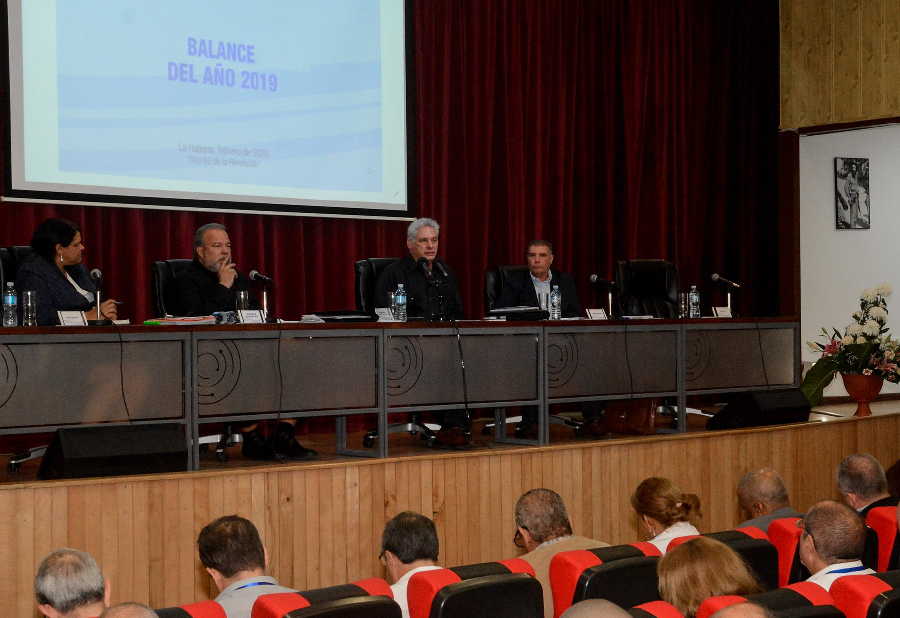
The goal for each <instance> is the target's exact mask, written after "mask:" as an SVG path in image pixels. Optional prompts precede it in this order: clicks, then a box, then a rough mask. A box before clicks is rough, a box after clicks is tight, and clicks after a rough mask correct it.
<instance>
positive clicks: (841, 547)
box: [803, 500, 866, 570]
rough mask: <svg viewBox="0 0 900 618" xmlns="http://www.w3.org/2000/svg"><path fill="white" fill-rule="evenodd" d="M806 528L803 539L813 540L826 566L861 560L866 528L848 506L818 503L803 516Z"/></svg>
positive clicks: (826, 502) (827, 502) (838, 503)
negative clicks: (809, 538)
mask: <svg viewBox="0 0 900 618" xmlns="http://www.w3.org/2000/svg"><path fill="white" fill-rule="evenodd" d="M803 528H804V537H811V539H812V545H813V549H814V551H815V553H816V554H817V556H818V558H819V559H821V562H823V563H824V564H825V565H829V564H835V563H837V562H849V561H852V560H859V559H860V558H861V557H862V553H863V548H864V546H865V543H866V527H865V525H864V524H863V520H862V518H861V517H860V516H859V514H857V513H856V511H854V510H853V509H851V508H850V507H848V506H847V505H845V504H841V503H840V502H835V501H834V500H823V501H822V502H817V503H816V504H814V505H813V506H812V508H810V509H809V511H807V513H806V515H805V516H804V518H803ZM807 566H808V567H810V565H807ZM810 570H812V567H810Z"/></svg>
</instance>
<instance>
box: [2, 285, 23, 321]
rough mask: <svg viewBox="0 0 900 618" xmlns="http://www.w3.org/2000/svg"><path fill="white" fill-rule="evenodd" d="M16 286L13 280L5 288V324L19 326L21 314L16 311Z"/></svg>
mask: <svg viewBox="0 0 900 618" xmlns="http://www.w3.org/2000/svg"><path fill="white" fill-rule="evenodd" d="M16 301H17V298H16V286H15V284H14V283H13V282H12V281H8V282H7V283H6V289H5V290H3V326H18V325H19V314H18V313H17V311H16V304H17V303H16Z"/></svg>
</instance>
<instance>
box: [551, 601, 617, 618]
mask: <svg viewBox="0 0 900 618" xmlns="http://www.w3.org/2000/svg"><path fill="white" fill-rule="evenodd" d="M629 616H630V614H629V613H628V612H626V611H625V610H624V609H622V608H621V607H619V606H618V605H616V604H615V603H611V602H609V601H607V600H606V599H587V600H585V601H581V602H580V603H576V604H575V605H573V606H572V607H570V608H569V609H567V610H566V611H564V612H563V614H562V616H560V618H629Z"/></svg>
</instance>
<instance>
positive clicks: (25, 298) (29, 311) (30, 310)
mask: <svg viewBox="0 0 900 618" xmlns="http://www.w3.org/2000/svg"><path fill="white" fill-rule="evenodd" d="M22 326H37V292H35V291H34V290H25V291H24V292H22Z"/></svg>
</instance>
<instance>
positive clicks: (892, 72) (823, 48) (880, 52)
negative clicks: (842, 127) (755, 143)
mask: <svg viewBox="0 0 900 618" xmlns="http://www.w3.org/2000/svg"><path fill="white" fill-rule="evenodd" d="M780 20H781V59H780V69H781V75H780V84H781V126H782V127H783V128H798V127H809V126H815V125H822V124H831V123H839V122H852V121H862V120H873V119H878V118H893V117H897V116H900V0H827V1H826V0H781V4H780Z"/></svg>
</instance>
